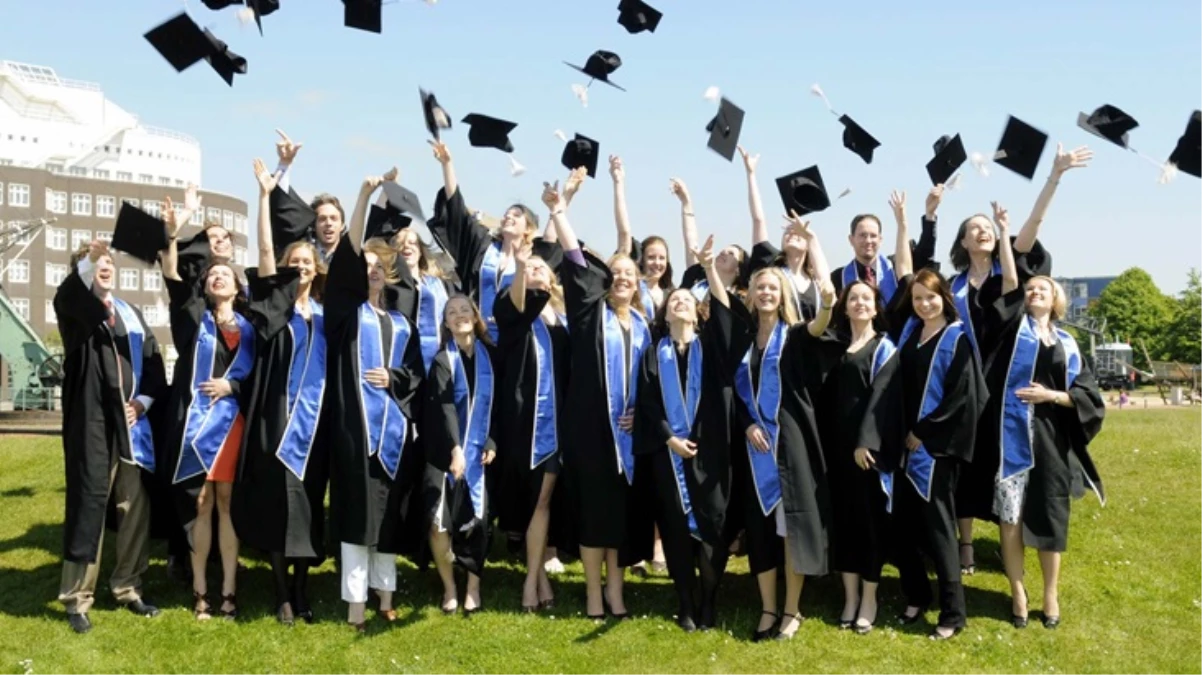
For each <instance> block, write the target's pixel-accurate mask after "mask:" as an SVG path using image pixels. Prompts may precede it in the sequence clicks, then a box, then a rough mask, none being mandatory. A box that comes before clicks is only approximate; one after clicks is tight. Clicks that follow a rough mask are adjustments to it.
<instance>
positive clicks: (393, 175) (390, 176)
mask: <svg viewBox="0 0 1202 675" xmlns="http://www.w3.org/2000/svg"><path fill="white" fill-rule="evenodd" d="M399 175H401V171H400V169H398V168H396V167H395V166H394V167H392V168H391V169H389V170H388V171H385V172H384V175H383V176H381V177H380V181H381V182H383V183H393V182H395V181H396V179H397V176H399Z"/></svg>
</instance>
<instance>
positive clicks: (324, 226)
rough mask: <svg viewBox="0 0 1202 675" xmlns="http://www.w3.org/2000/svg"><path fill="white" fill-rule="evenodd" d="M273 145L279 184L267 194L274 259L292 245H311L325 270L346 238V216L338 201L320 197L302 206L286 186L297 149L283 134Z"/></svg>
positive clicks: (294, 193) (300, 200) (297, 146)
mask: <svg viewBox="0 0 1202 675" xmlns="http://www.w3.org/2000/svg"><path fill="white" fill-rule="evenodd" d="M277 133H279V134H280V136H281V139H282V140H280V141H279V142H278V143H276V154H277V155H278V156H279V160H280V163H279V166H277V167H276V170H275V172H274V173H275V174H276V175H278V176H279V177H280V180H279V183H278V184H277V185H276V186H275V188H274V189H273V190H272V191H271V198H270V205H271V231H272V236H273V241H274V243H275V254H276V257H279V255H280V254H281V253H282V252H283V251H284V249H285V248H288V246H290V245H291V244H292V243H293V242H295V241H301V240H305V241H311V242H313V245H314V246H316V247H317V253H318V255H319V256H320V257H321V262H322V264H324V265H326V266H327V267H328V266H329V265H330V262H331V261H332V260H333V259H334V251H335V250H336V249H337V248H338V244H339V243H340V242H341V241H342V239H343V236H344V235H345V234H346V232H347V229H346V213H345V212H344V210H343V208H342V204H341V202H339V201H338V198H337V197H335V196H333V195H330V194H327V193H322V194H319V195H317V197H315V198H314V199H313V201H312V202H308V203H306V202H305V200H304V199H302V198H301V196H300V194H298V193H297V192H296V190H294V189H293V188H292V186H291V185H290V181H289V179H288V170H289V169H290V168H291V167H292V162H293V161H295V159H296V153H297V152H299V151H300V148H301V145H300V144H296V143H293V142H292V141H291V139H289V138H288V136H286V135H285V134H284V133H283V132H277Z"/></svg>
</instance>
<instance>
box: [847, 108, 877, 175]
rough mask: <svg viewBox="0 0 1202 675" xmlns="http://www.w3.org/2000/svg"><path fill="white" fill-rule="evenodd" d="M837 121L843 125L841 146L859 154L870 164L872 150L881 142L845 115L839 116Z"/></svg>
mask: <svg viewBox="0 0 1202 675" xmlns="http://www.w3.org/2000/svg"><path fill="white" fill-rule="evenodd" d="M839 123H840V124H842V125H843V147H845V148H847V149H848V150H851V151H852V152H854V153H856V154H857V155H859V156H860V159H862V160H864V163H865V164H872V151H873V150H875V149H877V148H879V147H880V146H881V142H880V141H878V140H876V139H875V138H873V137H872V134H870V133H868V132H867V131H865V130H864V127H862V126H860V125H859V124H856V122H855V120H853V119H852V118H850V117H848V116H847V115H842V116H840V117H839Z"/></svg>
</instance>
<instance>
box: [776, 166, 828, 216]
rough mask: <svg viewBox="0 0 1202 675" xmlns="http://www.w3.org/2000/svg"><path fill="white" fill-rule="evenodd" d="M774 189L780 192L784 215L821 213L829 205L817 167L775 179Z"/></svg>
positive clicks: (824, 186)
mask: <svg viewBox="0 0 1202 675" xmlns="http://www.w3.org/2000/svg"><path fill="white" fill-rule="evenodd" d="M776 189H777V190H779V191H780V200H781V203H783V204H784V205H785V213H789V212H790V211H796V212H797V215H799V216H804V215H805V214H807V213H817V212H818V211H823V210H825V209H826V208H827V207H829V206H830V205H831V198H830V197H829V196H828V195H827V194H826V185H825V184H823V182H822V173H821V172H820V171H818V167H817V165H815V166H811V167H809V168H808V169H802V170H801V171H797V172H795V173H791V174H789V175H787V176H781V177H780V178H777V179H776Z"/></svg>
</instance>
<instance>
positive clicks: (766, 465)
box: [735, 321, 789, 516]
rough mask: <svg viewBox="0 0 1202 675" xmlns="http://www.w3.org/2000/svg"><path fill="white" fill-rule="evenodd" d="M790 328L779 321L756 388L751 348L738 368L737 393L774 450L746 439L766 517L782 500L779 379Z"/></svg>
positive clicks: (756, 488)
mask: <svg viewBox="0 0 1202 675" xmlns="http://www.w3.org/2000/svg"><path fill="white" fill-rule="evenodd" d="M788 332H789V327H788V326H786V325H785V322H784V321H778V322H777V324H776V328H773V329H772V336H771V337H770V338H768V344H767V345H766V346H765V348H764V355H763V358H761V359H760V386H759V388H758V390H753V387H752V380H751V352H752V350H753V349H755V346H754V345H752V347H751V349H748V350H747V353H746V354H744V355H743V360H742V361H741V362H740V363H739V367H738V368H737V369H736V370H735V393H737V394H738V395H739V398H740V399H742V400H743V405H745V406H747V412H749V413H751V418H752V419H753V420H754V421H755V423H756V424H757V425H759V427H760V428H761V429H763V430H764V433H766V434H768V443H769V445H771V446H772V448H771V452H760V451H759V450H756V449H755V447H754V446H753V445H752V444H751V441H747V457H748V458H749V459H750V460H751V477H752V479H753V482H754V483H755V494H756V497H757V498H758V499H759V501H760V509H762V510H763V512H764V515H765V516H767V515H768V514H769V513H772V509H774V508H776V506H777V505H778V504H780V501H781V488H780V472H779V470H778V469H777V466H776V453H777V441H778V440H779V439H780V423H779V422H778V421H777V419H778V415H779V414H780V403H781V397H782V395H783V393H784V392H783V391H782V387H781V381H780V357H781V353H782V352H783V351H784V348H785V340H786V339H787V338H788Z"/></svg>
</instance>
